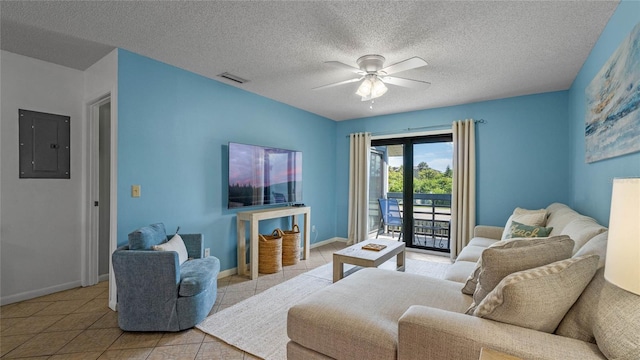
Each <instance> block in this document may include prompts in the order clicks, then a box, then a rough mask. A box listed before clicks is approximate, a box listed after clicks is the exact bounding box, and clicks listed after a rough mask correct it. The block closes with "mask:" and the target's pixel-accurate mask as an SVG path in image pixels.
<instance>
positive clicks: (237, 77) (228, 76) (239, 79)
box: [218, 72, 249, 84]
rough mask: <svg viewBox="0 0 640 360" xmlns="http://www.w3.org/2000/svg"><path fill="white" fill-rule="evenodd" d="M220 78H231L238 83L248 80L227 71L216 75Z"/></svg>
mask: <svg viewBox="0 0 640 360" xmlns="http://www.w3.org/2000/svg"><path fill="white" fill-rule="evenodd" d="M218 76H219V77H221V78H225V79H227V80H231V81H234V82H237V83H238V84H244V83H246V82H248V81H249V80H245V79H243V78H241V77H239V76H236V75H233V74H229V73H228V72H223V73H222V74H219V75H218Z"/></svg>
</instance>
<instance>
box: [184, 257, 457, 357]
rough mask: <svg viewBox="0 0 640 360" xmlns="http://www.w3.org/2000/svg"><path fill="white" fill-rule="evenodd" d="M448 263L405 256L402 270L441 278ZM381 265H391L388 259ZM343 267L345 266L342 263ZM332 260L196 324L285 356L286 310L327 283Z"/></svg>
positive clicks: (260, 351) (256, 350) (262, 352)
mask: <svg viewBox="0 0 640 360" xmlns="http://www.w3.org/2000/svg"><path fill="white" fill-rule="evenodd" d="M447 267H449V264H445V263H436V262H429V261H418V260H412V259H406V272H408V273H414V274H420V275H428V276H431V277H437V278H442V277H443V276H444V273H445V271H446V269H447ZM381 268H390V269H393V268H395V263H394V262H392V261H389V262H387V263H385V264H383V265H382V266H381ZM345 269H348V268H347V266H345ZM332 274H333V264H332V263H329V264H326V265H322V266H320V267H318V268H316V269H313V270H311V271H308V272H306V273H304V274H301V275H298V276H296V277H294V278H293V279H291V280H288V281H285V282H283V283H282V284H278V285H276V286H274V287H272V288H269V289H267V290H265V291H263V292H261V293H259V294H257V295H255V296H252V297H250V298H248V299H246V300H243V301H241V302H239V303H237V304H236V305H234V306H232V307H229V308H226V309H224V310H222V311H220V312H217V313H215V314H213V315H211V316H209V317H207V318H206V319H205V320H204V321H202V322H201V323H200V324H198V325H197V326H196V328H198V329H200V330H202V331H204V332H205V333H207V334H209V335H212V336H214V337H216V338H218V339H220V340H222V341H224V342H226V343H228V344H229V345H233V346H235V347H237V348H238V349H241V350H243V351H245V352H247V353H249V354H252V355H254V356H257V357H260V358H262V359H266V360H284V359H286V358H287V342H288V341H289V338H288V337H287V312H288V311H289V308H290V307H291V306H293V305H295V304H297V303H298V302H300V300H302V299H304V298H305V297H307V296H309V295H310V294H312V293H314V292H316V291H318V290H320V289H322V288H324V287H326V286H329V285H330V284H331V283H332V279H333V275H332Z"/></svg>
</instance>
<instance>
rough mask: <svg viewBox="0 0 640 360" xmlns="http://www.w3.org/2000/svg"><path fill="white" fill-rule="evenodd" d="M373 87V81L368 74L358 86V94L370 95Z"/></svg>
mask: <svg viewBox="0 0 640 360" xmlns="http://www.w3.org/2000/svg"><path fill="white" fill-rule="evenodd" d="M372 88H373V81H372V80H371V77H370V76H367V77H365V78H364V80H363V81H362V84H360V86H359V87H358V91H356V95H358V96H362V97H368V96H370V95H371V89H372Z"/></svg>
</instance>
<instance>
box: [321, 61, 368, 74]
mask: <svg viewBox="0 0 640 360" xmlns="http://www.w3.org/2000/svg"><path fill="white" fill-rule="evenodd" d="M324 63H325V64H328V65H331V66H336V67H339V68H342V69H345V70H349V71H351V72H354V73H356V74H358V75H364V74H366V72H365V71H362V70H360V69H358V68H357V67H353V66H351V65H347V64H345V63H341V62H340V61H325V62H324Z"/></svg>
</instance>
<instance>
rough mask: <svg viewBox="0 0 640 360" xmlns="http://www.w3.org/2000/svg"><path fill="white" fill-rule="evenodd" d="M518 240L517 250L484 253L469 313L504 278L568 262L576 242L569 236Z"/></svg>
mask: <svg viewBox="0 0 640 360" xmlns="http://www.w3.org/2000/svg"><path fill="white" fill-rule="evenodd" d="M516 241H521V242H519V243H518V242H515V241H514V242H515V244H518V246H517V247H507V248H499V247H488V248H487V249H486V250H485V251H484V252H483V253H482V257H481V259H482V264H481V268H480V274H479V276H478V285H477V286H476V290H475V291H474V293H473V301H474V304H473V305H472V306H471V308H469V310H468V311H467V314H471V313H472V312H473V311H474V310H475V307H476V305H478V304H480V302H481V301H482V299H484V298H485V296H487V294H488V293H489V292H491V290H493V289H494V288H495V287H496V285H498V283H499V282H500V281H501V280H502V279H503V278H504V277H505V276H507V275H509V274H511V273H514V272H516V271H522V270H527V269H531V268H534V267H538V266H542V265H546V264H550V263H552V262H556V261H559V260H564V259H567V258H569V257H571V251H572V250H573V240H571V239H569V238H568V237H563V238H561V239H556V238H541V239H532V240H516ZM519 245H522V246H519Z"/></svg>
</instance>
